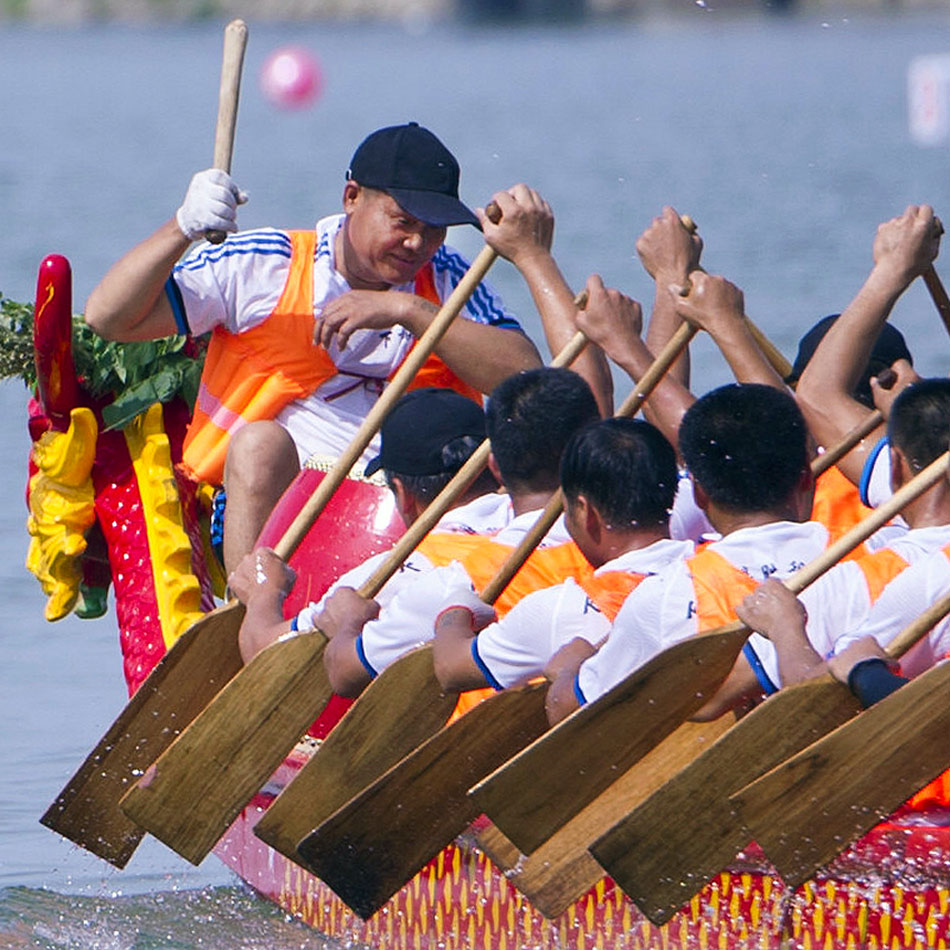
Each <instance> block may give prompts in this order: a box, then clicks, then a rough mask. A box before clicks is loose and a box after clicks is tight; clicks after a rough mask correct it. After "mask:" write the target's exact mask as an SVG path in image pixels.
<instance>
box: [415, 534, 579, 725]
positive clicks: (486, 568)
mask: <svg viewBox="0 0 950 950" xmlns="http://www.w3.org/2000/svg"><path fill="white" fill-rule="evenodd" d="M418 550H419V551H420V553H422V554H425V556H426V557H428V558H429V560H430V561H432V563H433V564H436V565H437V566H441V565H444V564H448V563H450V562H451V561H459V562H461V564H462V566H463V567H464V568H465V572H466V573H467V574H468V576H469V577H470V578H471V581H472V584H473V585H474V586H475V589H476V590H484V589H485V587H486V586H487V585H488V582H489V581H490V580H491V579H492V578H493V577H494V576H495V575H496V574H497V573H498V571H499V569H500V568H501V566H502V565H503V564H504V563H505V561H506V560H507V559H508V558H509V557H510V556H511V553H512V551H513V550H514V548H513V547H512V546H511V545H507V544H500V543H499V542H497V541H495V540H494V539H493V538H491V537H486V536H484V535H465V534H463V535H456V534H444V533H443V534H439V533H436V532H433V533H430V534H429V535H427V536H426V537H425V538H424V539H423V540H422V542H421V544H420V545H419V547H418ZM453 552H454V553H453ZM592 570H593V569H592V568H591V566H590V563H589V562H588V561H587V559H586V558H585V557H584V555H583V554H581V551H580V548H578V547H577V545H576V544H574V543H573V542H569V543H565V544H555V545H552V546H550V547H546V548H535V549H534V551H532V552H531V554H530V556H529V557H528V559H527V560H526V561H525V563H524V564H523V565H522V566H521V569H520V570H519V571H518V573H517V574H515V576H514V577H513V578H512V580H511V583H509V584H508V586H507V587H506V588H505V589H504V590H503V591H502V593H501V594H500V595H499V597H498V599H497V600H496V601H495V612H496V613H497V614H498V616H499V617H504V616H505V614H506V613H508V611H509V610H511V608H512V607H514V605H515V604H516V603H518V601H519V600H521V598H522V597H525V596H526V595H527V594H530V593H531V592H532V591H535V590H541V589H542V588H545V587H553V586H554V585H555V584H560V583H561V582H562V581H564V580H566V579H567V578H568V577H575V578H578V579H580V578H581V577H584V576H585V575H587V574H590V573H591V572H592ZM494 692H495V690H494V689H492V688H491V687H485V688H482V689H474V690H467V691H466V692H464V693H460V694H459V698H458V702H457V704H456V706H455V710H454V711H453V713H452V715H451V717H450V718H449V722H450V723H451V722H454V721H455V720H456V719H458V717H459V716H462V715H464V714H465V713H466V712H468V711H469V710H470V709H472V708H473V707H474V706H477V705H478V703H480V702H481V701H482V700H483V699H485V698H486V697H487V696H490V695H491V694H492V693H494Z"/></svg>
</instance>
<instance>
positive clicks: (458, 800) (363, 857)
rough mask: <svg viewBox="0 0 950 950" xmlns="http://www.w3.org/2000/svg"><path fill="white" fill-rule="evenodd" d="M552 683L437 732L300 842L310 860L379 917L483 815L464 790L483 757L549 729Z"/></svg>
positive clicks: (356, 905)
mask: <svg viewBox="0 0 950 950" xmlns="http://www.w3.org/2000/svg"><path fill="white" fill-rule="evenodd" d="M546 688H547V684H546V683H545V682H544V681H541V682H537V683H534V684H533V685H529V686H524V687H520V688H512V689H506V690H503V691H501V692H499V693H495V694H494V695H492V696H489V697H488V698H487V699H485V700H484V701H482V702H481V703H479V704H478V705H477V706H475V707H474V708H473V709H471V710H469V712H467V713H466V714H465V715H464V716H461V717H460V718H459V719H456V720H455V722H453V723H452V724H451V725H450V726H448V727H447V728H445V729H443V730H442V731H441V732H438V733H436V734H435V735H434V736H432V737H431V738H430V739H429V740H427V741H426V742H425V743H423V744H422V745H421V746H420V747H419V748H418V749H416V750H415V751H414V752H413V753H412V755H410V756H408V757H407V758H405V759H403V760H402V761H401V762H400V763H399V764H398V765H396V766H394V767H393V768H392V769H390V770H389V771H388V772H386V773H385V774H384V775H382V776H381V777H380V778H379V779H377V780H376V781H375V782H374V783H373V784H372V785H370V786H369V788H367V789H365V790H364V791H363V792H362V793H361V794H360V795H358V796H357V797H356V798H354V799H352V800H351V801H350V802H348V803H347V804H346V805H344V806H343V807H342V808H341V809H339V811H337V812H336V813H335V814H334V815H333V816H332V817H331V818H330V819H329V820H328V821H326V822H324V823H323V824H322V825H321V826H320V828H318V829H317V830H316V831H314V832H312V833H311V834H310V835H308V836H307V837H306V838H305V839H304V840H303V841H302V842H301V843H300V846H299V852H300V859H301V860H302V861H303V863H304V864H305V866H306V867H308V868H309V869H310V870H312V871H313V873H314V874H316V875H317V876H318V877H319V878H320V879H321V880H323V881H325V882H326V883H327V884H328V885H329V886H330V887H331V888H332V889H333V890H334V891H335V892H336V894H337V895H338V896H339V897H340V898H341V899H342V900H343V901H344V902H345V903H346V904H347V905H348V906H349V907H350V908H352V910H353V911H355V912H356V913H357V914H359V915H360V916H361V917H363V918H364V919H365V918H367V917H370V916H372V915H373V914H374V913H375V912H376V911H377V910H378V909H379V908H380V907H381V906H382V905H383V904H385V903H386V901H387V900H388V899H389V898H390V897H391V896H392V895H393V894H394V893H395V892H396V891H397V890H398V889H399V888H400V887H401V886H402V885H403V884H404V883H405V882H406V881H407V880H408V879H409V878H411V877H412V876H413V874H415V873H416V872H417V871H418V870H419V869H420V868H421V867H423V866H424V865H425V863H426V861H428V860H429V859H430V858H431V857H432V855H433V853H434V852H435V851H438V850H439V848H441V847H443V846H444V845H445V844H447V843H449V842H451V841H452V840H453V839H454V838H455V837H456V836H457V835H458V834H459V833H460V832H462V831H464V830H465V828H466V827H467V826H468V824H469V823H470V822H471V821H472V820H473V819H474V818H476V817H477V816H478V809H477V808H475V807H473V806H472V803H471V802H470V801H469V800H468V798H467V797H466V794H465V792H466V789H467V787H468V785H469V784H471V782H473V781H474V780H475V779H477V778H478V777H479V776H480V775H482V774H484V773H483V772H482V768H483V765H484V763H485V762H491V761H495V762H498V763H501V762H503V761H504V760H505V759H506V758H507V757H508V756H510V755H512V754H513V753H514V752H515V751H517V750H518V749H520V748H521V747H522V746H524V744H525V743H527V742H530V741H531V739H533V738H534V737H535V736H537V735H539V734H540V733H541V732H543V731H544V729H545V728H547V719H546V717H545V713H544V694H545V691H546ZM460 745H461V746H462V747H463V748H464V752H465V754H462V755H459V754H458V751H459V746H460ZM434 841H439V842H442V844H439V845H438V846H436V847H434V848H433V842H434Z"/></svg>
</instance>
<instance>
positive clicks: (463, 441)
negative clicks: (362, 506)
mask: <svg viewBox="0 0 950 950" xmlns="http://www.w3.org/2000/svg"><path fill="white" fill-rule="evenodd" d="M483 441H484V440H482V439H478V438H476V437H475V436H471V435H462V436H459V437H458V438H456V439H452V440H451V441H449V442H446V443H445V445H443V446H442V471H441V472H439V473H437V474H436V475H404V474H403V473H401V472H395V471H391V470H390V469H384V470H383V474H384V476H385V478H386V484H387V485H388V486H389V487H390V489H392V487H393V481H392V480H393V478H398V479H399V481H401V482H402V485H403V488H405V489H406V491H407V492H408V493H409V494H410V495H412V496H413V497H414V498H418V499H419V501H422V502H426V503H427V504H428V502H430V501H432V499H433V498H435V497H436V496H437V495H438V494H439V492H441V491H442V489H443V488H445V486H446V485H448V483H449V482H450V481H451V480H452V479H453V478H454V477H455V474H456V472H458V470H459V469H460V468H461V467H462V466H463V465H464V464H465V463H466V462H467V461H468V460H469V457H470V456H471V455H472V453H473V452H474V451H475V450H476V449H477V448H478V447H479V446H480V445H481V444H482V442H483ZM497 489H498V483H497V482H496V481H495V476H494V475H492V473H491V472H490V471H488V469H487V468H486V469H485V470H484V471H482V472H481V473H480V474H479V476H478V477H477V478H476V479H475V480H474V481H473V482H472V484H471V486H470V487H469V489H468V494H469V495H471V494H479V493H481V494H487V493H488V492H493V491H497Z"/></svg>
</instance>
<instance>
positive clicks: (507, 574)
mask: <svg viewBox="0 0 950 950" xmlns="http://www.w3.org/2000/svg"><path fill="white" fill-rule="evenodd" d="M563 510H564V496H563V495H562V494H561V489H560V488H559V489H558V490H557V491H556V492H555V493H554V494H553V495H552V496H551V498H550V500H549V501H548V503H547V504H546V505H545V506H544V511H542V512H541V514H540V515H539V516H538V520H537V521H535V523H534V524H533V525H532V526H531V530H530V531H528V533H527V534H526V535H525V536H524V537H523V538H522V539H521V543H520V544H519V545H518V547H516V548H515V549H514V551H512V552H511V554H510V555H509V556H508V558H507V559H506V560H505V563H504V564H502V566H501V568H499V570H498V573H497V574H495V576H494V577H493V578H492V579H491V580H490V581H489V582H488V584H486V585H485V589H484V590H483V591H482V592H481V593H480V594H479V595H478V596H479V597H481V599H482V600H484V601H485V603H486V604H493V603H494V602H495V601H496V600H498V598H499V596H500V595H501V593H502V591H503V590H504V589H505V588H506V587H507V586H508V585H509V584H510V583H511V579H512V578H513V577H514V576H515V574H517V573H518V571H520V570H521V567H522V565H523V564H524V562H525V561H527V560H528V558H529V557H530V556H531V552H532V551H533V550H534V549H535V548H536V547H537V546H538V545H539V544H540V543H541V541H542V540H543V539H544V536H545V535H546V534H547V533H548V532H549V531H550V530H551V526H552V525H553V524H554V522H555V521H557V519H558V518H559V517H560V514H561V512H562V511H563Z"/></svg>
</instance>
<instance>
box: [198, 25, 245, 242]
mask: <svg viewBox="0 0 950 950" xmlns="http://www.w3.org/2000/svg"><path fill="white" fill-rule="evenodd" d="M246 47H247V24H246V23H245V22H244V21H243V20H232V21H231V22H230V23H229V24H228V25H227V26H226V27H225V28H224V53H223V55H222V58H221V88H220V90H219V91H218V123H217V126H216V127H215V132H214V161H213V167H214V168H220V169H221V170H222V171H225V172H228V174H230V172H231V155H232V153H233V151H234V129H235V126H236V125H237V110H238V98H239V96H240V92H241V67H242V66H243V64H244V50H245V49H246ZM205 237H206V238H207V239H208V241H210V242H211V243H212V244H221V243H222V241H224V239H225V238H226V237H227V234H226V233H225V232H224V231H207V232H206V233H205Z"/></svg>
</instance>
